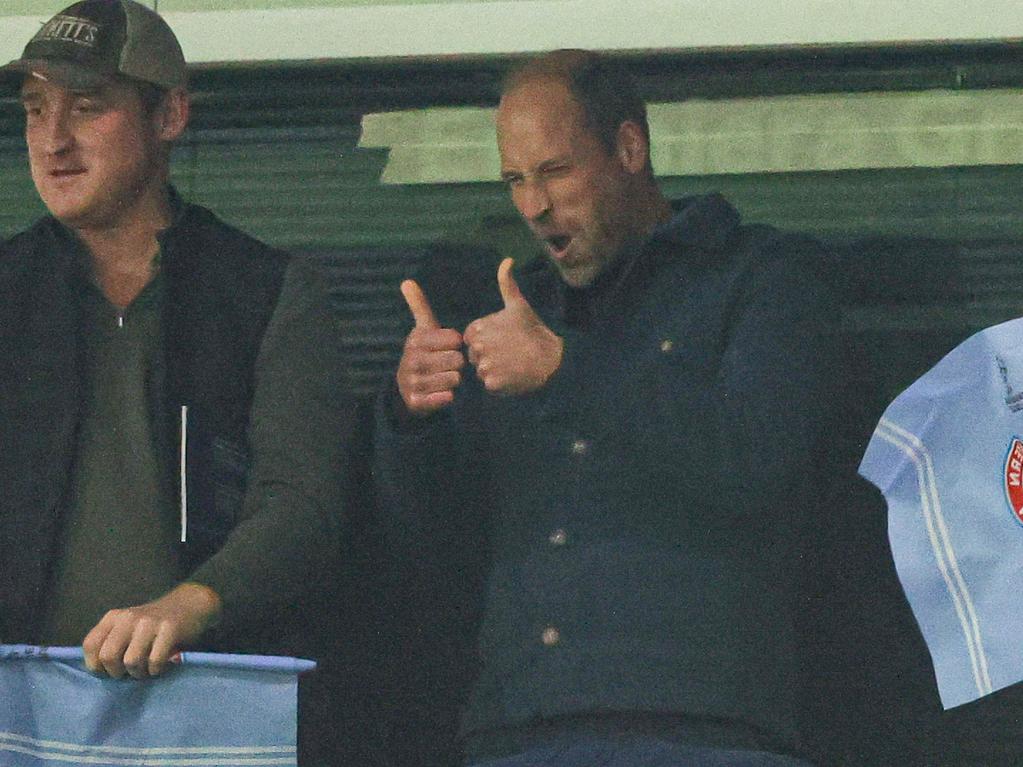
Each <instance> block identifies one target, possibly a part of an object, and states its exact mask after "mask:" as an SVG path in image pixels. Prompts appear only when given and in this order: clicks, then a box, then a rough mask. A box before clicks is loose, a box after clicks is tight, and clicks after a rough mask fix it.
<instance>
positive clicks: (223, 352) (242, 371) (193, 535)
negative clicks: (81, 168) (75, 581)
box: [0, 203, 287, 642]
mask: <svg viewBox="0 0 1023 767" xmlns="http://www.w3.org/2000/svg"><path fill="white" fill-rule="evenodd" d="M176 204H177V203H176ZM177 206H178V210H177V215H176V216H175V220H174V223H173V224H172V226H171V227H170V228H169V229H167V230H166V231H165V232H163V233H162V234H161V236H160V242H161V270H162V273H163V276H164V279H165V280H166V286H167V299H166V304H165V306H166V309H165V316H164V323H163V326H164V333H165V339H164V350H165V357H166V358H165V367H166V384H165V387H166V390H165V398H164V399H165V412H164V413H163V414H161V415H158V416H157V418H156V423H157V424H158V427H159V428H158V433H161V439H160V440H159V443H160V444H161V445H162V446H163V449H164V450H166V451H168V455H166V456H165V465H166V466H167V467H168V470H169V471H170V472H173V471H175V470H176V469H177V467H178V465H179V444H180V439H179V437H180V432H179V429H180V423H181V407H182V406H183V405H184V406H187V407H188V449H187V470H186V474H187V499H188V508H189V529H188V544H187V545H186V546H185V547H183V551H182V564H183V571H182V572H183V574H184V573H187V572H189V571H190V570H191V569H192V568H193V567H194V566H195V565H196V564H198V563H199V562H201V561H203V560H204V559H206V558H207V557H208V556H209V555H210V554H211V553H212V552H214V551H216V549H217V548H218V547H219V546H220V544H221V543H222V542H223V540H224V538H225V536H226V535H227V533H228V532H229V531H230V530H231V528H232V527H233V526H234V525H235V523H236V522H237V517H238V514H239V513H240V511H241V506H242V499H243V495H244V490H245V479H246V472H247V469H248V448H247V440H246V428H247V426H248V422H249V409H250V405H251V403H252V398H253V391H254V385H255V384H254V376H253V373H254V367H255V362H256V357H257V352H258V350H259V346H260V342H261V339H262V337H263V333H264V331H265V329H266V327H267V324H268V322H269V320H270V316H271V313H272V312H273V309H274V305H275V303H276V300H277V295H278V293H279V291H280V288H281V283H282V280H283V275H284V269H285V266H286V264H287V258H286V256H285V255H284V254H283V253H281V252H279V251H276V250H274V249H272V248H269V247H267V246H266V245H263V244H262V243H260V242H258V241H256V240H254V239H253V238H251V237H248V236H247V235H245V234H243V233H241V232H239V231H238V230H236V229H233V228H231V227H229V226H227V225H226V224H224V223H223V222H221V221H220V220H219V219H217V218H216V217H215V216H214V215H213V214H212V213H210V212H209V211H208V210H206V209H204V208H201V207H198V206H195V205H185V204H177ZM81 248H82V246H81V245H80V244H79V243H78V241H77V240H76V238H75V237H74V236H73V235H72V234H71V233H70V232H69V231H68V230H67V229H65V228H64V227H63V226H61V225H60V224H59V223H58V222H57V221H55V220H54V219H52V218H49V217H47V218H44V219H42V220H40V221H39V222H38V223H36V224H35V225H34V226H32V227H31V228H30V229H28V230H26V231H25V232H22V233H21V234H19V235H16V236H15V237H13V238H12V239H10V240H8V241H7V242H4V243H0V445H2V451H0V488H2V491H0V639H2V640H3V641H5V642H22V641H24V642H33V641H37V640H36V631H37V625H38V621H39V619H40V617H41V616H42V611H43V600H44V599H45V597H46V594H47V591H48V588H49V581H50V577H51V573H52V569H53V561H54V557H55V555H56V554H57V551H58V548H59V537H60V532H61V524H62V519H63V511H64V505H65V498H66V494H67V492H68V487H69V481H70V477H71V472H72V460H73V457H74V455H75V437H76V433H77V427H78V422H79V412H80V398H81V393H82V392H81V386H80V380H81V379H80V375H79V365H80V362H81V361H80V354H79V351H80V342H79V332H78V328H79V327H80V323H79V321H78V306H79V301H78V300H77V296H78V293H79V291H80V290H81V285H82V281H83V280H85V279H87V276H86V275H85V274H84V271H83V270H84V266H83V265H84V264H86V263H87V256H86V255H85V254H84V252H83V251H82V250H81ZM168 482H169V485H170V487H173V488H175V489H176V488H177V487H178V486H179V482H178V480H177V478H176V477H168ZM209 585H211V586H213V587H214V589H215V590H220V588H221V584H220V583H210V584H209Z"/></svg>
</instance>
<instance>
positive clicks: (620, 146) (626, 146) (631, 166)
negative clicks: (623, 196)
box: [617, 120, 650, 173]
mask: <svg viewBox="0 0 1023 767" xmlns="http://www.w3.org/2000/svg"><path fill="white" fill-rule="evenodd" d="M649 146H650V145H649V143H648V142H647V140H646V136H644V135H643V129H642V128H640V127H639V123H637V122H634V121H633V120H626V121H625V122H623V123H622V124H621V125H619V126H618V136H617V154H618V161H619V162H620V163H621V164H622V167H623V168H625V170H626V171H627V172H629V173H640V172H641V171H642V170H643V169H644V168H646V165H647V157H648V155H649Z"/></svg>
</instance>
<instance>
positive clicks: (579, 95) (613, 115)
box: [501, 49, 650, 152]
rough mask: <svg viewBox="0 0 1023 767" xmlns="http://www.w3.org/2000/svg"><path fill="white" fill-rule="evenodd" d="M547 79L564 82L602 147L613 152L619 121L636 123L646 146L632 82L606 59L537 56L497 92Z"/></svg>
mask: <svg viewBox="0 0 1023 767" xmlns="http://www.w3.org/2000/svg"><path fill="white" fill-rule="evenodd" d="M544 78H551V79H554V80H558V81H560V82H563V83H565V85H566V86H568V90H569V92H570V93H571V94H572V97H573V98H574V99H575V100H576V101H577V102H578V103H579V105H580V106H581V107H582V110H583V115H584V116H585V119H586V123H587V125H588V127H589V128H590V130H591V131H592V132H593V134H594V135H595V136H596V137H597V138H598V139H599V140H600V142H601V143H602V144H604V146H605V147H606V148H607V149H608V151H609V152H613V151H614V150H615V147H616V146H617V143H618V128H619V127H621V124H622V123H623V122H626V121H629V122H634V123H636V124H637V125H638V126H639V127H640V129H641V130H642V131H643V136H644V138H646V142H647V147H648V148H649V146H650V125H649V123H648V122H647V116H646V104H644V103H643V99H641V98H640V96H639V93H638V91H637V90H636V84H635V82H634V81H633V79H632V78H631V77H630V76H629V75H628V73H627V72H625V70H624V68H623V67H622V66H621V65H620V64H618V63H617V62H615V61H612V60H611V59H610V58H609V57H607V56H604V55H601V54H599V53H595V52H593V51H585V50H578V49H562V50H557V51H551V52H549V53H544V54H541V55H540V56H537V57H535V58H532V59H530V60H529V61H527V62H525V63H524V64H521V65H519V66H518V67H516V68H514V69H513V70H512V71H511V72H510V73H509V74H508V75H507V77H505V79H504V83H503V85H502V88H501V93H502V94H505V93H508V92H509V91H511V90H514V89H515V88H516V87H517V86H519V85H522V84H524V83H526V82H528V81H530V80H536V79H544Z"/></svg>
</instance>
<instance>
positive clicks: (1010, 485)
mask: <svg viewBox="0 0 1023 767" xmlns="http://www.w3.org/2000/svg"><path fill="white" fill-rule="evenodd" d="M1002 480H1003V482H1004V483H1005V499H1006V500H1007V501H1008V502H1009V508H1010V509H1012V513H1013V516H1015V517H1016V521H1017V522H1019V523H1020V524H1023V440H1021V439H1020V438H1019V437H1014V438H1013V440H1012V443H1011V444H1010V445H1009V452H1008V454H1007V455H1006V456H1005V470H1004V471H1003V472H1002Z"/></svg>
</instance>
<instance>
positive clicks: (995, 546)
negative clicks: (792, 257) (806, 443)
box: [860, 319, 1023, 708]
mask: <svg viewBox="0 0 1023 767" xmlns="http://www.w3.org/2000/svg"><path fill="white" fill-rule="evenodd" d="M860 473H861V474H862V475H863V476H864V477H865V478H866V479H868V480H869V481H870V482H872V483H873V484H875V485H876V486H877V487H878V488H879V489H880V490H881V492H883V493H884V495H885V497H886V498H887V500H888V533H889V537H890V539H891V546H892V553H893V555H894V557H895V565H896V569H897V570H898V574H899V578H900V580H901V581H902V586H903V588H904V589H905V591H906V596H907V597H908V599H909V602H910V605H911V606H912V608H913V612H914V614H915V615H916V619H917V621H918V622H919V624H920V628H921V631H922V632H923V636H924V639H925V640H926V642H927V646H928V648H929V650H930V653H931V658H932V660H933V663H934V670H935V675H936V677H937V682H938V690H939V692H940V694H941V701H942V704H943V705H944V706H945V708H952V707H953V706H958V705H960V704H963V703H967V702H969V701H972V700H975V699H977V698H980V697H982V696H984V695H987V694H989V693H991V692H994V691H995V690H999V689H1001V688H1003V687H1007V686H1008V685H1011V684H1014V683H1016V682H1018V681H1020V680H1023V479H1021V478H1023V319H1017V320H1012V321H1010V322H1006V323H1003V324H1001V325H996V326H995V327H992V328H988V329H986V330H983V331H981V332H980V333H977V334H976V335H974V336H972V337H971V338H969V339H967V340H966V341H964V342H963V343H962V344H960V345H959V346H958V347H956V348H955V349H954V350H953V351H952V352H950V353H949V354H948V355H947V356H946V357H945V358H944V359H942V360H941V361H940V362H939V363H938V364H937V365H936V366H935V367H934V368H932V369H931V370H930V371H928V372H927V373H926V374H925V375H924V376H922V377H921V378H920V379H918V380H917V381H916V382H915V383H913V385H912V386H910V387H909V388H908V389H907V390H906V391H905V392H903V393H902V394H901V395H899V397H898V398H896V400H895V401H894V402H892V404H891V405H889V407H888V409H887V410H886V411H885V413H884V416H883V417H882V419H881V421H880V423H879V424H878V426H877V429H876V430H875V431H874V435H873V437H872V438H871V441H870V444H869V445H868V446H867V452H866V454H865V455H864V458H863V462H862V464H861V465H860Z"/></svg>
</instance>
